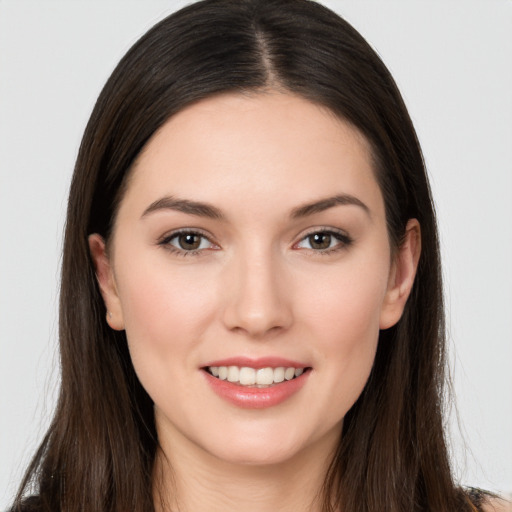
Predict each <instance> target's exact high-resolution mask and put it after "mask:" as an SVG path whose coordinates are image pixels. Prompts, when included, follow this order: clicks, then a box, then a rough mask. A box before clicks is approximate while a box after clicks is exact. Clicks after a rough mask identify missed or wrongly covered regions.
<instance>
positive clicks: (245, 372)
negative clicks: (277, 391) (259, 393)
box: [238, 366, 256, 386]
mask: <svg viewBox="0 0 512 512" xmlns="http://www.w3.org/2000/svg"><path fill="white" fill-rule="evenodd" d="M238 380H239V381H240V384H243V385H244V386H251V385H253V384H256V370H255V369H254V368H247V366H244V367H243V368H240V378H239V379H238Z"/></svg>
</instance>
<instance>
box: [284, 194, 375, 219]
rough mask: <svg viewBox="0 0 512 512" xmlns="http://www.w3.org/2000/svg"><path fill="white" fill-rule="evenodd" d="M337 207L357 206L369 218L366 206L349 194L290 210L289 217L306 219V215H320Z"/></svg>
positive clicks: (327, 198)
mask: <svg viewBox="0 0 512 512" xmlns="http://www.w3.org/2000/svg"><path fill="white" fill-rule="evenodd" d="M339 205H352V206H359V207H360V208H362V209H363V210H364V211H365V212H366V213H367V214H368V215H369V216H370V217H371V215H370V209H369V208H368V206H366V205H365V204H364V203H363V202H362V201H361V200H360V199H358V198H357V197H354V196H351V195H350V194H338V195H335V196H332V197H326V198H325V199H320V200H318V201H315V202H313V203H307V204H304V205H302V206H298V207H297V208H294V209H293V210H292V213H291V217H292V219H297V218H300V217H307V216H308V215H313V214H314V213H320V212H323V211H325V210H328V209H329V208H333V207H334V206H339Z"/></svg>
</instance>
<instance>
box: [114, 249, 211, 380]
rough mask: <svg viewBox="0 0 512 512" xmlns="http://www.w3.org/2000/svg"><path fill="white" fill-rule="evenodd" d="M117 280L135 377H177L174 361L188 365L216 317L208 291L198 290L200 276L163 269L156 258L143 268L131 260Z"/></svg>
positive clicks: (185, 270)
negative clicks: (162, 375)
mask: <svg viewBox="0 0 512 512" xmlns="http://www.w3.org/2000/svg"><path fill="white" fill-rule="evenodd" d="M120 260H121V258H120ZM123 261H127V259H124V260H123ZM135 267H136V268H135ZM118 281H119V282H120V283H122V285H121V286H120V287H119V295H120V298H121V306H122V311H123V317H124V322H125V330H126V335H127V339H128V345H129V348H130V353H131V355H132V361H133V364H134V367H135V369H136V371H137V373H138V374H140V373H148V374H150V373H154V374H155V375H156V374H158V369H159V368H161V369H162V371H163V372H169V371H171V372H179V371H180V369H181V367H179V366H178V364H177V363H176V362H177V361H180V364H181V365H183V366H185V367H186V366H187V365H189V364H192V357H193V355H194V347H196V346H198V345H199V343H200V340H201V337H202V335H203V333H204V331H205V330H206V329H207V326H208V325H209V324H210V323H211V321H212V318H213V317H214V316H215V310H214V307H213V305H214V294H213V290H212V287H211V286H203V285H202V284H203V279H202V276H201V274H200V273H198V272H192V271H191V270H190V269H188V268H186V267H183V268H179V267H178V268H176V266H174V267H173V266H171V265H168V264H166V261H165V258H162V257H161V255H160V257H159V258H158V259H153V260H150V261H148V262H147V264H145V262H144V260H142V261H141V260H138V261H137V259H136V258H132V259H131V260H130V263H127V264H124V265H123V267H121V268H120V269H119V272H118ZM173 362H174V364H173ZM139 376H140V375H139ZM141 380H142V379H141Z"/></svg>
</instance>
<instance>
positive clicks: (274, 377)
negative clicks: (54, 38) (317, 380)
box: [208, 366, 304, 387]
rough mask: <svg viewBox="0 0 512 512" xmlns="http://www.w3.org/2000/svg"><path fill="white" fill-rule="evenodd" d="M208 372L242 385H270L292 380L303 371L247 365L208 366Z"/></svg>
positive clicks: (301, 369) (302, 369)
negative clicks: (256, 367) (257, 367)
mask: <svg viewBox="0 0 512 512" xmlns="http://www.w3.org/2000/svg"><path fill="white" fill-rule="evenodd" d="M208 370H209V371H210V373H211V374H212V375H213V376H214V377H217V378H219V379H220V380H227V381H228V382H233V383H236V384H240V385H242V386H255V385H256V386H263V387H264V386H271V385H272V384H279V383H280V382H283V381H285V380H292V379H294V378H295V377H299V376H300V375H302V374H303V373H304V368H292V367H289V368H284V367H283V366H280V367H278V368H270V367H267V368H259V369H255V368H249V367H247V366H243V367H238V366H210V367H208Z"/></svg>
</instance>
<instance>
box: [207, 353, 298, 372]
mask: <svg viewBox="0 0 512 512" xmlns="http://www.w3.org/2000/svg"><path fill="white" fill-rule="evenodd" d="M210 366H238V367H240V368H242V367H248V368H255V369H258V368H279V367H285V368H307V367H308V365H307V364H304V363H301V362H299V361H294V360H292V359H286V358H283V357H274V356H267V357H258V358H254V359H253V358H251V357H228V358H225V359H218V360H215V361H211V362H208V363H207V364H205V365H204V368H208V367H210Z"/></svg>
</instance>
